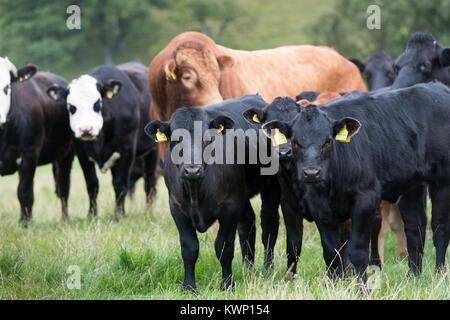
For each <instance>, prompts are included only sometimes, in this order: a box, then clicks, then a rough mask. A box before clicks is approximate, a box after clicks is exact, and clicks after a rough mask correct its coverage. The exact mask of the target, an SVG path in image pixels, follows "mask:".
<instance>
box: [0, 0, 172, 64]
mask: <svg viewBox="0 0 450 320" xmlns="http://www.w3.org/2000/svg"><path fill="white" fill-rule="evenodd" d="M171 3H172V2H171V0H169V1H163V0H127V1H123V0H108V1H102V0H78V1H70V0H65V1H55V0H40V1H29V0H14V1H11V0H0V12H1V13H2V14H1V16H0V30H1V32H0V43H1V46H0V50H1V52H0V55H8V54H10V55H11V58H12V60H13V61H14V62H15V63H16V64H23V63H27V62H30V61H29V59H30V58H31V59H32V61H39V64H40V66H41V67H42V68H44V69H48V70H53V71H55V70H60V69H62V68H63V67H64V66H67V65H68V64H70V62H75V63H76V64H79V63H80V62H81V61H82V60H83V59H84V58H85V57H86V56H87V55H92V54H95V55H98V52H99V50H98V48H99V47H100V49H101V50H100V52H101V55H102V60H103V62H104V63H112V54H113V53H124V52H125V51H126V49H127V45H128V42H129V41H131V40H134V39H136V38H138V39H141V38H143V37H146V36H148V39H147V44H146V46H148V44H149V43H151V40H152V38H151V34H152V31H153V30H152V28H153V27H156V26H155V23H153V22H152V19H151V8H154V7H158V8H167V7H169V6H170V5H171ZM70 4H76V5H78V6H79V7H80V8H81V29H80V30H76V29H73V30H69V29H68V28H67V26H66V20H67V18H68V16H69V15H68V14H67V13H66V9H67V7H68V6H69V5H70ZM94 48H95V49H96V50H94ZM42 68H41V69H42Z"/></svg>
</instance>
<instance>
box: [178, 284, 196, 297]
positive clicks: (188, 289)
mask: <svg viewBox="0 0 450 320" xmlns="http://www.w3.org/2000/svg"><path fill="white" fill-rule="evenodd" d="M181 291H182V292H183V293H184V294H193V295H195V296H196V295H197V287H196V286H195V285H194V286H192V285H190V284H184V283H183V285H182V286H181Z"/></svg>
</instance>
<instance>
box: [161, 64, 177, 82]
mask: <svg viewBox="0 0 450 320" xmlns="http://www.w3.org/2000/svg"><path fill="white" fill-rule="evenodd" d="M176 68H177V63H176V61H175V59H169V60H168V61H167V62H166V64H165V65H164V74H165V76H166V80H167V81H171V80H177V76H176V75H175V69H176Z"/></svg>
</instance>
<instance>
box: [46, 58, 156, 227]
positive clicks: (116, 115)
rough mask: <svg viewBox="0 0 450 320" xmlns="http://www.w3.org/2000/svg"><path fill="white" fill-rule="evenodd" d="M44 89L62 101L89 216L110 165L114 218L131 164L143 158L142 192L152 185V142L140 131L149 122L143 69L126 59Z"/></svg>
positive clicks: (150, 190)
mask: <svg viewBox="0 0 450 320" xmlns="http://www.w3.org/2000/svg"><path fill="white" fill-rule="evenodd" d="M48 94H49V96H50V97H52V98H53V99H54V100H55V101H64V102H65V103H66V104H67V109H68V110H69V112H70V127H71V129H72V131H73V134H74V135H75V138H76V142H75V143H76V150H77V156H78V159H79V161H80V164H81V167H82V169H83V173H84V176H85V178H86V185H87V189H88V193H89V199H90V206H89V216H95V215H97V205H96V203H97V193H98V179H97V175H96V172H95V164H94V162H95V163H97V164H98V166H99V167H100V170H101V171H102V172H106V171H107V170H108V169H111V172H112V176H113V186H114V191H115V195H116V210H115V212H116V214H115V217H116V220H119V219H120V218H121V217H123V216H124V215H125V207H124V200H125V196H126V194H127V192H128V188H129V182H130V176H131V171H132V168H133V164H134V163H135V161H136V159H137V161H141V159H143V161H144V164H141V163H139V164H138V165H142V166H144V176H145V191H146V193H147V197H148V198H149V197H150V196H151V195H152V194H153V193H154V192H153V190H154V188H155V183H156V180H155V169H156V164H157V150H156V143H155V142H154V141H152V140H150V139H149V138H148V137H147V136H146V135H145V133H144V126H145V125H146V124H147V123H148V122H149V121H150V116H149V107H148V106H149V105H150V94H149V91H148V87H147V68H146V67H145V66H144V65H142V64H140V63H138V62H130V63H126V64H123V65H119V66H117V67H114V66H108V65H103V66H99V67H96V68H94V69H92V70H91V71H90V72H89V73H88V74H85V75H82V76H80V77H79V78H77V79H75V80H73V81H72V82H71V83H70V84H69V86H68V87H67V88H65V87H62V86H54V87H52V88H50V89H49V90H48Z"/></svg>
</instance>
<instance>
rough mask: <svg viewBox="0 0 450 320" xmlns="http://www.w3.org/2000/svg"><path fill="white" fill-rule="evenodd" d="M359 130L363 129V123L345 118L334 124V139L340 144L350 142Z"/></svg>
mask: <svg viewBox="0 0 450 320" xmlns="http://www.w3.org/2000/svg"><path fill="white" fill-rule="evenodd" d="M359 129H361V122H359V121H358V120H356V119H354V118H344V119H341V120H338V121H335V122H334V125H333V137H334V138H335V139H336V140H337V141H340V142H350V139H351V138H352V137H353V136H354V135H355V134H357V133H358V131H359Z"/></svg>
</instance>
